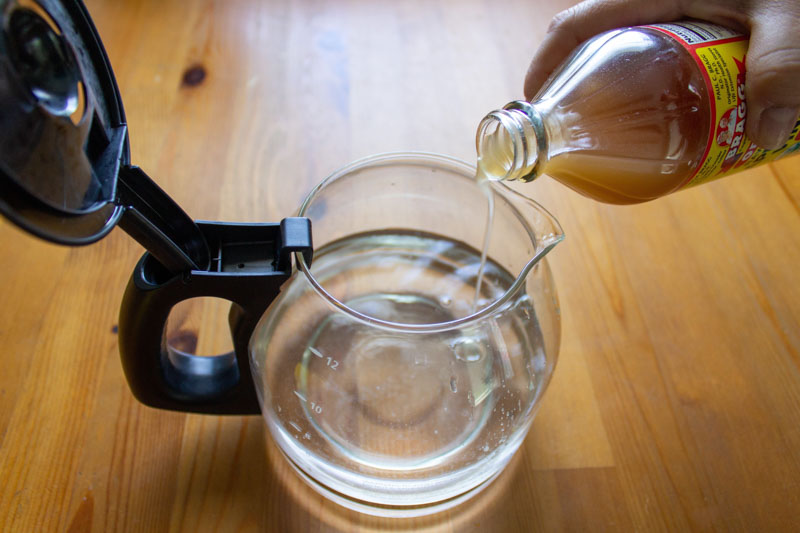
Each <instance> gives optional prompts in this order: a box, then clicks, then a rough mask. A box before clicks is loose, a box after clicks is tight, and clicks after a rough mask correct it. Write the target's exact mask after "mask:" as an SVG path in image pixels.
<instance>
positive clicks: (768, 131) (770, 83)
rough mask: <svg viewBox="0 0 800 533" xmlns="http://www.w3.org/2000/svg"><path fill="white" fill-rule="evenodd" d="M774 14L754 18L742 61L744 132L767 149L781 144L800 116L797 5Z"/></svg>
mask: <svg viewBox="0 0 800 533" xmlns="http://www.w3.org/2000/svg"><path fill="white" fill-rule="evenodd" d="M796 4H797V3H794V5H795V6H796ZM767 9H769V8H767ZM774 11H775V10H771V9H770V10H768V11H767V12H764V13H756V14H755V15H754V17H753V22H752V29H751V33H750V47H749V49H748V51H747V58H746V60H745V63H746V68H747V77H746V79H745V96H746V98H747V123H746V133H747V136H748V137H750V139H751V140H752V141H753V142H754V143H755V144H757V145H758V146H760V147H762V148H767V149H775V148H779V147H781V146H782V145H783V144H784V142H785V141H786V139H787V138H788V137H789V135H790V134H791V132H792V129H793V128H794V126H795V124H796V123H797V117H798V114H800V33H798V31H797V28H798V24H800V6H796V7H795V9H794V12H792V9H787V6H784V7H783V8H782V9H781V11H780V13H775V12H774Z"/></svg>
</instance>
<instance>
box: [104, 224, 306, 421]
mask: <svg viewBox="0 0 800 533" xmlns="http://www.w3.org/2000/svg"><path fill="white" fill-rule="evenodd" d="M197 225H198V227H199V228H200V230H201V231H202V232H203V234H204V236H205V238H206V240H207V242H208V243H209V249H210V250H211V252H212V254H211V255H212V260H211V266H210V268H209V269H208V270H189V271H185V272H182V273H177V274H175V273H171V272H170V271H169V270H167V269H166V268H164V266H163V265H162V264H161V263H160V262H159V261H158V260H156V259H155V257H154V256H153V255H151V254H150V253H146V254H144V256H143V257H142V258H141V259H140V261H139V262H138V264H137V265H136V268H135V269H134V271H133V274H132V276H131V279H130V281H129V282H128V286H127V289H126V290H125V295H124V297H123V300H122V308H121V311H120V322H119V336H120V338H119V346H120V355H121V357H122V365H123V369H124V371H125V376H126V378H127V380H128V384H129V385H130V388H131V391H132V392H133V394H134V396H135V397H136V398H137V399H138V400H139V401H141V402H142V403H144V404H146V405H149V406H151V407H157V408H161V409H171V410H176V411H190V412H195V413H210V414H258V413H259V412H260V408H259V403H258V397H257V395H256V390H255V384H254V382H253V379H252V375H251V371H250V364H249V361H248V349H247V347H248V343H249V342H250V337H251V335H252V333H253V330H254V329H255V327H256V325H257V324H258V321H259V320H260V319H261V316H262V315H263V314H264V312H265V311H266V309H267V307H269V305H270V303H271V302H272V300H273V299H274V298H275V297H276V296H277V295H278V293H279V291H280V287H281V285H282V284H283V283H284V282H285V281H286V280H287V279H288V278H289V276H290V275H291V260H290V256H291V252H294V251H302V252H303V253H304V257H305V259H306V261H307V262H309V263H310V260H311V228H310V222H309V221H308V219H304V218H287V219H284V220H283V221H282V222H281V223H280V224H258V225H253V224H245V225H240V224H224V223H204V222H198V223H197ZM196 297H216V298H222V299H226V300H229V301H230V302H231V303H232V305H231V310H230V313H229V315H228V321H229V325H230V331H231V337H232V340H233V346H234V351H233V352H231V353H228V354H223V355H217V356H211V357H206V356H197V355H192V354H185V353H182V352H180V351H178V350H176V349H173V348H171V347H169V346H167V340H166V336H165V329H166V323H167V318H168V317H169V313H170V310H171V309H172V308H173V307H174V306H175V305H176V304H178V303H179V302H182V301H184V300H187V299H190V298H196Z"/></svg>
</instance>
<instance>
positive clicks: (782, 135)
mask: <svg viewBox="0 0 800 533" xmlns="http://www.w3.org/2000/svg"><path fill="white" fill-rule="evenodd" d="M796 122H797V109H793V108H791V107H768V108H767V109H765V110H764V111H763V112H762V113H761V117H759V119H758V128H757V131H758V138H759V139H760V140H761V142H759V143H757V144H758V145H759V146H760V147H761V148H766V149H767V150H774V149H775V148H780V147H781V146H783V144H784V143H785V142H786V139H788V138H789V134H790V133H792V129H794V125H795V123H796Z"/></svg>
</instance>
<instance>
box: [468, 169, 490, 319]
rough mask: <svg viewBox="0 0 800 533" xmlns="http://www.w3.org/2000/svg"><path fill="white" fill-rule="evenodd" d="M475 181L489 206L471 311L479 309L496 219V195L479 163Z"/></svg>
mask: <svg viewBox="0 0 800 533" xmlns="http://www.w3.org/2000/svg"><path fill="white" fill-rule="evenodd" d="M475 181H476V182H477V183H478V186H479V187H480V188H481V191H483V193H484V194H485V195H486V200H487V202H488V208H487V211H486V228H485V229H484V230H483V231H484V232H483V244H482V246H481V262H480V266H479V267H478V277H477V281H476V282H475V298H474V300H473V302H472V309H471V313H475V312H476V311H477V310H478V302H479V301H480V299H481V286H482V285H483V273H484V271H485V270H486V255H487V253H488V252H489V243H490V242H491V237H492V221H493V220H494V196H492V190H491V189H490V188H489V178H488V177H487V176H486V174H485V173H484V171H483V168H482V166H481V164H480V162H479V163H478V169H477V171H476V172H475Z"/></svg>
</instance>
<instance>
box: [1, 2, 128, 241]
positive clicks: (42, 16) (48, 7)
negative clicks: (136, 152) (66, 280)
mask: <svg viewBox="0 0 800 533" xmlns="http://www.w3.org/2000/svg"><path fill="white" fill-rule="evenodd" d="M0 22H1V24H2V25H1V26H0V110H2V111H1V112H0V184H2V195H0V212H2V214H3V215H5V216H6V217H7V218H9V219H10V220H12V221H13V222H14V223H16V224H17V225H19V226H20V227H22V228H23V229H26V230H28V231H30V232H31V233H34V234H36V235H38V236H39V237H42V238H45V239H47V240H50V241H53V242H57V243H62V244H70V245H76V244H88V243H91V242H94V241H96V240H98V239H100V238H102V237H103V236H104V235H106V234H107V233H108V232H109V231H111V229H113V227H114V226H115V225H116V223H117V222H118V220H119V218H120V216H121V215H122V212H123V208H122V207H121V206H119V205H117V203H115V198H116V196H117V180H118V175H119V171H120V167H121V166H124V165H128V164H129V162H130V154H129V147H128V135H127V128H126V125H125V114H124V111H123V107H122V100H121V98H120V93H119V90H118V88H117V84H116V81H115V79H114V75H113V72H112V70H111V67H110V64H109V61H108V58H107V56H106V53H105V50H104V49H103V46H102V43H101V41H100V38H99V36H98V34H97V30H96V29H95V27H94V24H93V23H92V21H91V19H90V18H89V16H88V13H87V11H86V8H85V7H84V6H83V4H82V2H80V1H79V0H35V1H34V0H0Z"/></svg>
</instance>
